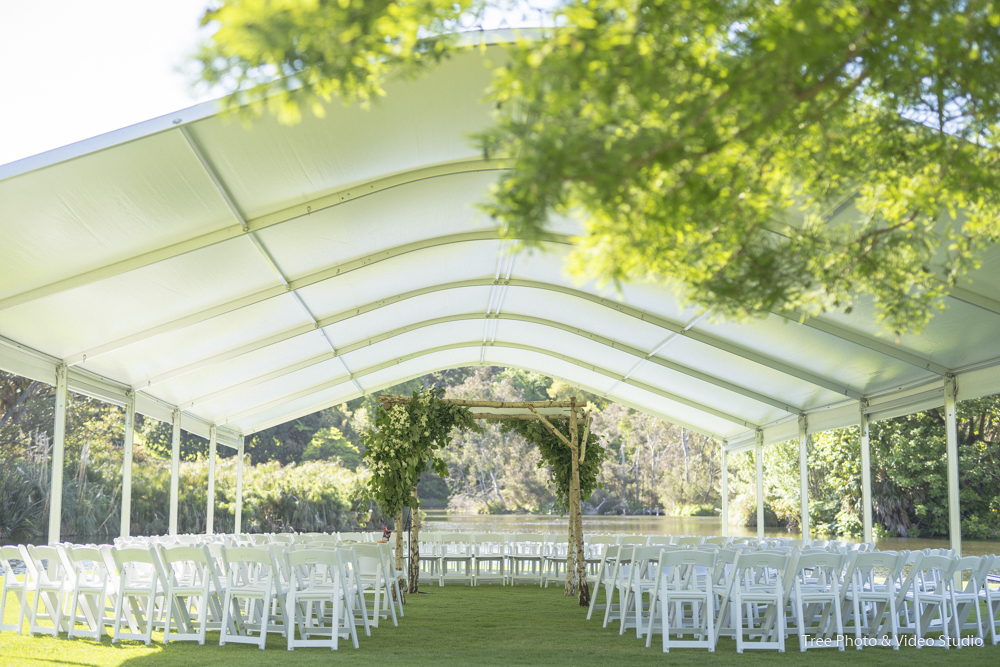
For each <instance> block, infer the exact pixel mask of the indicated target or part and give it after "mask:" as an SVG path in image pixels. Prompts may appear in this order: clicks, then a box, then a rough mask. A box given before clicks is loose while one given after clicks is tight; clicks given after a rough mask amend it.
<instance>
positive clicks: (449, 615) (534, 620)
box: [0, 585, 1000, 667]
mask: <svg viewBox="0 0 1000 667" xmlns="http://www.w3.org/2000/svg"><path fill="white" fill-rule="evenodd" d="M602 599H603V598H602ZM12 606H15V607H16V605H12ZM15 614H16V612H15V611H14V610H13V609H8V610H7V613H6V614H5V617H6V620H5V622H8V623H10V622H15V621H16V616H15ZM595 616H596V614H595ZM401 620H402V622H401V624H400V627H398V628H393V627H392V622H391V621H385V622H384V623H385V624H383V626H382V627H381V628H379V629H377V630H376V629H372V636H371V637H365V636H364V631H363V629H362V630H360V631H359V634H360V643H361V648H360V649H359V650H355V649H354V648H353V647H352V646H351V644H350V641H345V640H341V643H340V650H339V651H337V652H336V653H332V652H331V651H329V650H327V649H296V650H295V651H293V652H289V651H287V650H286V647H285V642H284V639H283V638H282V637H281V636H280V635H278V634H274V635H272V636H271V637H269V639H268V642H267V650H265V651H261V650H259V649H258V648H256V647H255V646H248V645H227V646H224V647H220V646H219V645H218V641H219V636H218V633H209V634H208V641H207V642H206V645H205V646H199V645H198V644H197V643H194V642H176V643H172V644H170V645H168V646H163V644H162V643H161V642H162V634H160V633H155V634H154V635H153V640H154V643H153V645H152V646H149V647H147V646H144V645H143V644H142V643H141V642H121V643H120V644H118V645H113V644H112V643H111V640H110V638H107V637H105V638H104V639H103V640H102V641H100V642H97V641H94V640H91V639H72V640H68V639H65V638H64V637H63V638H60V639H54V638H52V637H42V636H37V637H26V636H16V635H14V634H13V633H10V632H4V633H2V634H0V665H2V666H3V667H21V666H26V667H27V666H30V667H34V666H38V665H54V666H81V667H83V666H90V665H93V666H95V667H105V666H117V665H126V666H128V667H167V666H178V667H180V666H187V665H198V664H204V665H212V666H213V667H214V666H217V665H221V666H229V665H232V666H238V667H248V666H249V665H253V666H254V667H258V666H260V667H263V666H265V665H317V666H318V665H323V666H328V665H330V664H337V665H365V666H366V667H370V666H371V665H373V664H375V665H434V666H435V667H440V666H443V665H503V666H504V667H510V666H511V665H574V666H585V665H595V666H599V667H612V666H614V665H620V664H629V665H654V664H655V665H664V664H670V665H769V666H778V665H828V664H836V665H848V664H857V661H858V660H861V661H863V662H864V664H865V665H866V667H867V666H869V665H900V664H904V663H905V662H907V661H909V662H911V663H912V661H913V660H914V659H917V660H922V661H930V662H933V663H937V662H939V661H947V663H948V664H949V665H984V666H985V665H990V666H995V665H997V664H1000V646H996V647H993V646H986V647H983V648H978V647H970V648H963V649H961V650H956V649H950V650H948V651H947V656H946V655H944V653H945V651H944V650H943V649H939V648H923V649H920V653H919V654H918V653H917V649H915V648H909V647H904V648H903V649H902V650H900V651H898V652H895V651H892V650H891V649H888V648H866V649H864V651H862V652H861V653H860V654H858V653H857V652H855V650H853V649H849V650H848V651H846V652H845V653H838V652H837V651H836V650H835V649H823V650H813V651H809V652H807V653H806V654H804V655H803V654H800V653H799V651H798V643H797V640H796V639H792V640H789V642H788V652H786V653H785V654H779V653H777V652H775V651H755V652H749V651H748V652H747V653H745V654H743V655H737V654H736V648H735V642H733V641H732V640H730V639H723V640H722V641H721V642H720V643H719V647H718V650H717V652H716V653H714V654H709V653H707V652H706V651H703V650H692V649H686V650H684V649H675V650H673V651H671V652H670V654H669V655H664V654H663V653H662V652H661V651H660V650H659V648H657V646H658V643H659V639H660V638H659V635H656V636H654V638H653V648H652V649H649V650H647V649H646V648H645V643H644V641H640V640H637V639H636V637H635V631H634V630H631V631H626V633H625V635H623V636H619V634H618V628H617V626H615V627H610V626H609V627H608V629H603V628H602V627H601V622H600V621H599V620H598V619H596V618H595V619H594V620H593V621H587V620H586V610H584V609H581V608H580V607H578V606H576V603H575V600H570V599H567V598H565V597H563V595H562V589H561V587H557V588H549V589H539V588H534V587H530V586H517V587H509V586H508V587H500V586H496V585H489V586H480V587H477V588H474V589H473V588H469V587H466V586H457V585H456V586H447V587H445V588H438V587H436V586H431V587H428V594H421V595H415V596H410V597H409V600H408V604H407V605H406V617H405V618H404V619H401Z"/></svg>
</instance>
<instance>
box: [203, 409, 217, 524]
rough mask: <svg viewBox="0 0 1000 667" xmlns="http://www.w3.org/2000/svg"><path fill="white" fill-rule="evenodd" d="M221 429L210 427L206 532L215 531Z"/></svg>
mask: <svg viewBox="0 0 1000 667" xmlns="http://www.w3.org/2000/svg"><path fill="white" fill-rule="evenodd" d="M218 438H219V430H218V428H217V427H216V426H215V425H212V426H211V427H210V428H209V429H208V507H206V508H205V534H206V535H211V534H212V533H213V532H214V531H215V454H216V450H217V449H218Z"/></svg>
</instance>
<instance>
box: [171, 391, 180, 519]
mask: <svg viewBox="0 0 1000 667" xmlns="http://www.w3.org/2000/svg"><path fill="white" fill-rule="evenodd" d="M173 425H174V432H173V437H172V438H171V440H170V527H169V530H168V532H169V534H170V535H176V534H177V487H178V485H179V483H180V479H179V478H180V468H181V411H180V410H174V414H173Z"/></svg>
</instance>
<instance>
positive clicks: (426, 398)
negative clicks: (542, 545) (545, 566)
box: [362, 389, 604, 606]
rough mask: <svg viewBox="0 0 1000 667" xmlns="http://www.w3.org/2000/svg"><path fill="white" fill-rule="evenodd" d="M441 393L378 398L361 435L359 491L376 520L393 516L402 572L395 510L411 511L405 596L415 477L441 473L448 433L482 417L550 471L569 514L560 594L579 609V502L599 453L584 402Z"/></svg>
mask: <svg viewBox="0 0 1000 667" xmlns="http://www.w3.org/2000/svg"><path fill="white" fill-rule="evenodd" d="M443 393H444V392H443V391H442V390H439V389H437V390H435V389H431V390H428V391H418V392H414V394H413V395H412V396H395V395H385V394H382V395H379V396H378V400H379V402H380V403H381V406H380V408H379V410H378V414H377V415H376V418H375V420H374V425H373V427H372V428H370V429H369V430H368V431H367V432H366V433H365V434H364V435H363V436H362V438H363V440H364V443H365V446H366V451H365V454H364V458H365V460H366V462H367V463H368V468H369V470H370V471H371V476H370V477H369V478H368V482H367V484H366V487H365V490H366V492H367V494H368V495H369V497H370V498H371V499H372V500H375V501H376V502H378V504H379V507H380V509H381V510H382V513H383V515H384V516H391V517H395V524H396V525H395V528H396V568H397V570H398V569H400V568H401V567H402V550H403V539H402V525H403V514H402V512H403V508H404V507H410V508H412V509H413V510H414V513H413V516H414V519H413V524H412V525H413V534H412V536H411V538H410V553H409V570H408V572H407V579H408V586H407V589H408V591H409V592H411V593H415V592H416V591H417V589H418V579H419V568H420V542H419V530H420V522H419V507H420V501H419V498H418V497H417V483H418V482H419V479H420V475H421V473H422V472H424V470H426V469H428V467H430V468H432V469H434V470H435V471H437V472H438V473H439V474H442V475H443V476H447V474H448V471H447V468H446V467H445V464H444V461H443V460H442V459H441V458H440V457H439V456H438V455H437V453H438V452H439V451H440V450H441V449H443V448H444V447H446V446H447V445H448V444H449V443H450V442H451V437H452V436H451V433H452V429H453V428H456V427H457V428H460V429H466V430H471V431H475V432H481V431H482V428H481V427H480V426H479V425H478V423H477V422H478V421H480V420H485V421H493V422H503V423H504V429H505V430H509V431H516V432H518V433H519V434H520V435H522V436H524V437H525V438H526V439H527V440H528V441H530V442H532V443H534V444H535V445H537V446H538V448H539V452H540V453H541V454H542V461H543V462H544V463H546V464H548V465H549V466H550V468H551V470H552V477H551V481H552V483H553V486H554V488H555V491H556V497H557V500H559V501H560V504H562V505H564V506H565V508H566V510H567V514H568V515H569V516H568V530H567V535H568V543H567V550H566V555H567V558H566V595H567V596H569V595H574V594H575V595H576V596H577V598H578V600H579V602H580V605H581V606H587V605H589V604H590V590H589V588H588V586H587V571H586V560H585V558H584V551H583V521H582V514H581V502H582V499H583V497H584V495H589V493H590V492H591V491H592V490H593V489H594V488H596V485H597V471H598V470H599V468H600V463H601V461H602V460H603V458H604V449H603V448H602V447H601V446H600V445H599V444H598V442H597V438H596V436H594V435H593V434H592V433H591V432H590V418H591V411H590V409H589V407H588V405H587V404H586V403H582V402H579V401H577V399H576V397H575V396H574V397H571V398H570V400H568V401H472V400H464V399H447V398H442V395H443ZM473 410H475V411H473ZM588 449H589V450H590V452H591V455H590V458H589V459H588V458H587V451H588Z"/></svg>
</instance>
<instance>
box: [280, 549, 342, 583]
mask: <svg viewBox="0 0 1000 667" xmlns="http://www.w3.org/2000/svg"><path fill="white" fill-rule="evenodd" d="M285 563H286V566H287V568H288V572H289V577H290V578H291V579H292V581H293V585H294V587H295V588H296V589H299V590H301V589H303V588H306V587H307V586H310V585H314V584H317V583H321V582H326V581H334V580H335V579H339V578H340V571H341V563H340V558H339V557H338V551H337V550H336V549H300V550H298V551H286V552H285Z"/></svg>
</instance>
